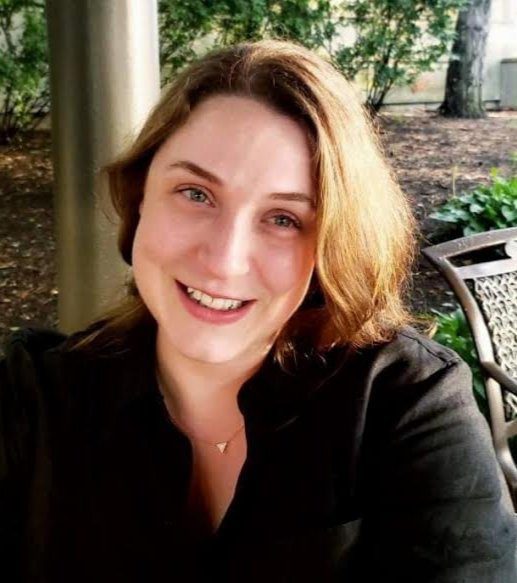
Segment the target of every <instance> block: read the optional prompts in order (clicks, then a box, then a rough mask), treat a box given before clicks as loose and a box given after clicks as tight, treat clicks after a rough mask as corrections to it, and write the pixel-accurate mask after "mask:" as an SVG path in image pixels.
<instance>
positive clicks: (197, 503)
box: [188, 433, 247, 534]
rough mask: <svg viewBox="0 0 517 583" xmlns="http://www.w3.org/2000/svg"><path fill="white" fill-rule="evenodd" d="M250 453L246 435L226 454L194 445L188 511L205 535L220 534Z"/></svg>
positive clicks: (212, 448)
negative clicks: (216, 532) (247, 453)
mask: <svg viewBox="0 0 517 583" xmlns="http://www.w3.org/2000/svg"><path fill="white" fill-rule="evenodd" d="M246 451H247V446H246V438H245V436H244V433H241V434H240V435H239V436H238V437H237V438H236V439H234V440H232V441H231V442H230V443H229V444H228V446H227V448H226V449H225V451H224V453H222V452H221V451H220V450H219V449H218V448H217V447H215V446H213V445H207V444H204V443H195V442H193V443H192V473H191V481H190V486H189V502H188V507H189V512H190V513H191V515H192V517H193V520H194V523H195V524H196V525H197V528H198V529H199V530H201V531H202V532H204V533H205V534H210V533H213V532H215V531H216V530H217V528H218V527H219V525H220V524H221V522H222V520H223V518H224V516H225V514H226V512H227V510H228V508H229V506H230V504H231V502H232V500H233V497H234V495H235V488H236V485H237V481H238V479H239V476H240V473H241V471H242V467H243V465H244V461H245V459H246Z"/></svg>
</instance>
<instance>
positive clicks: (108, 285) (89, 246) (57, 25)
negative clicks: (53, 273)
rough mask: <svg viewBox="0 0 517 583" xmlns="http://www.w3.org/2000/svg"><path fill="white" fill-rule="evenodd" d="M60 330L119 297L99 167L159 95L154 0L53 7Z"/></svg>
mask: <svg viewBox="0 0 517 583" xmlns="http://www.w3.org/2000/svg"><path fill="white" fill-rule="evenodd" d="M46 6H47V21H48V30H49V44H50V70H51V95H52V147H53V157H54V172H55V182H54V192H55V213H56V223H57V249H58V250H57V255H58V257H57V259H58V282H57V285H58V289H59V308H58V313H59V326H60V328H61V329H62V330H64V331H67V332H70V331H73V330H76V329H78V328H80V327H83V326H84V325H86V324H87V323H88V322H89V321H91V319H92V318H94V317H96V316H98V315H99V314H100V313H101V311H102V310H103V309H105V308H106V307H107V306H109V305H110V303H111V302H112V301H113V299H114V298H115V297H117V295H119V294H120V292H121V287H122V282H123V278H124V274H125V270H126V268H125V266H124V264H123V263H122V260H121V259H120V258H119V256H118V253H117V249H116V221H115V217H114V212H113V211H112V209H111V206H110V205H109V203H108V197H107V192H106V185H105V184H104V181H102V180H99V179H98V171H99V169H100V168H101V167H102V166H103V165H104V164H105V163H106V162H108V161H110V160H112V159H113V158H114V157H116V156H117V154H118V153H119V152H120V151H121V149H123V147H124V146H125V145H126V144H127V143H128V141H129V140H131V137H132V136H133V135H134V133H135V132H136V131H137V130H138V128H139V127H140V125H141V124H142V122H143V120H144V119H145V117H146V115H147V113H148V112H149V110H150V108H151V107H152V106H153V105H154V104H155V103H156V101H157V99H158V96H159V91H160V81H159V51H158V22H157V0H47V3H46Z"/></svg>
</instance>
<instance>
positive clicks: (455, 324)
mask: <svg viewBox="0 0 517 583" xmlns="http://www.w3.org/2000/svg"><path fill="white" fill-rule="evenodd" d="M433 313H434V315H435V324H436V328H435V333H434V336H433V339H434V340H436V341H437V342H439V343H440V344H443V345H444V346H447V347H448V348H451V349H452V350H454V351H455V352H457V353H458V354H459V355H460V356H461V358H462V359H463V360H464V361H465V362H466V363H467V364H468V365H469V366H470V369H471V371H472V385H473V389H474V396H475V397H476V401H477V404H478V407H479V408H480V410H481V412H482V413H483V414H484V415H485V416H486V417H488V404H487V399H486V393H485V385H484V382H483V373H482V372H481V368H480V366H479V361H478V357H477V353H476V349H475V347H474V340H473V338H472V334H471V332H470V328H469V325H468V323H467V320H466V318H465V314H464V313H463V310H461V309H460V308H458V309H457V310H455V311H454V312H452V313H450V314H445V313H443V312H439V311H438V310H433Z"/></svg>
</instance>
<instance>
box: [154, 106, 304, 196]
mask: <svg viewBox="0 0 517 583" xmlns="http://www.w3.org/2000/svg"><path fill="white" fill-rule="evenodd" d="M185 159H187V160H190V161H192V162H194V163H196V164H198V165H199V166H202V167H204V168H206V169H208V170H210V171H211V172H212V173H214V174H217V175H218V176H220V177H221V178H222V179H223V181H225V182H228V183H232V184H234V185H236V186H239V185H240V184H241V183H242V182H246V183H248V184H249V182H250V181H254V182H255V183H257V182H258V183H260V184H262V185H264V186H266V185H267V184H269V183H271V186H272V187H274V188H275V189H278V188H284V187H285V188H288V189H294V188H295V189H304V190H306V191H309V190H312V188H313V180H312V174H313V171H312V169H313V165H312V157H311V148H310V142H309V139H308V135H307V132H306V130H305V128H303V126H302V125H301V124H299V123H298V122H297V121H295V120H294V119H292V118H290V117H288V116H286V115H283V114H281V113H278V112H277V111H275V110H273V109H272V108H270V107H268V106H267V105H264V104H263V103H260V102H258V101H256V100H254V99H251V98H247V97H238V96H217V97H211V98H209V99H207V100H206V101H204V102H202V103H200V104H199V105H198V106H197V107H196V108H195V109H194V110H193V112H192V113H191V115H190V116H189V118H188V119H187V121H186V123H185V124H184V125H183V126H181V127H180V128H179V129H178V130H176V131H175V132H174V133H173V134H172V135H171V136H170V137H169V138H168V139H167V140H166V141H165V143H164V144H163V145H162V146H161V148H160V149H159V150H158V152H157V154H156V156H155V159H154V160H153V165H154V166H157V167H158V169H164V168H166V167H167V166H168V165H170V164H171V163H174V162H175V161H177V160H185Z"/></svg>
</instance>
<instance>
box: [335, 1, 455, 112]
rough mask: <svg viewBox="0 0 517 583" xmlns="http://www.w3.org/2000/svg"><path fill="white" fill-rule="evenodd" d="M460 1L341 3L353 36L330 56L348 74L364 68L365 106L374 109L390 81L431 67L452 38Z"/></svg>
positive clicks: (401, 81) (402, 80)
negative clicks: (354, 35)
mask: <svg viewBox="0 0 517 583" xmlns="http://www.w3.org/2000/svg"><path fill="white" fill-rule="evenodd" d="M463 3H464V0H350V1H348V2H344V3H343V4H344V5H346V13H347V18H348V20H349V23H350V24H351V25H352V26H353V27H354V30H355V34H356V39H355V42H354V43H353V44H352V45H351V46H345V47H342V48H340V49H339V50H338V51H337V52H336V54H335V55H334V60H335V61H336V62H337V64H338V66H339V67H340V69H341V70H342V71H343V72H344V73H345V74H346V75H348V77H350V78H354V77H355V76H356V75H357V74H358V73H360V72H361V71H365V72H366V73H367V79H366V90H367V103H368V105H369V106H370V107H371V108H372V109H374V110H375V111H378V110H379V109H380V107H381V106H382V104H383V102H384V99H385V97H386V95H387V93H388V91H389V90H390V89H391V88H392V87H393V86H394V85H402V84H410V83H412V82H413V81H415V79H416V78H417V76H418V75H419V73H421V72H424V71H429V70H431V69H432V68H433V66H434V65H435V63H436V62H437V61H438V59H439V58H440V57H441V56H442V55H444V54H445V52H446V51H447V48H448V46H449V44H450V42H451V41H452V39H453V38H454V18H453V17H454V13H455V12H454V11H455V9H458V8H459V7H460V6H462V5H463Z"/></svg>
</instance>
